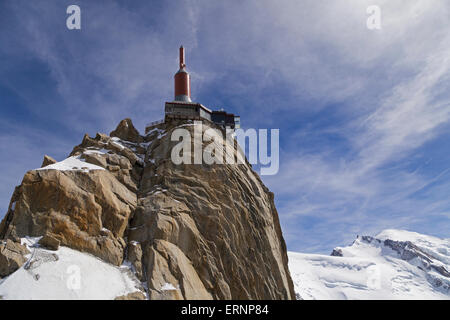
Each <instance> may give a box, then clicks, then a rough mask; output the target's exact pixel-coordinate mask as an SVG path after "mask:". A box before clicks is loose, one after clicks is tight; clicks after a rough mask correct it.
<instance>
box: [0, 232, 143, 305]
mask: <svg viewBox="0 0 450 320" xmlns="http://www.w3.org/2000/svg"><path fill="white" fill-rule="evenodd" d="M36 240H38V239H31V238H28V239H23V240H22V242H25V243H26V244H27V246H28V247H29V250H30V252H31V254H30V255H29V257H28V258H29V259H28V262H27V263H26V264H25V265H24V266H22V267H21V268H20V269H19V270H17V271H16V272H14V273H13V274H11V275H10V276H9V277H7V278H5V279H2V280H0V297H1V299H6V300H19V299H20V300H23V299H25V300H33V299H41V300H47V299H52V300H68V299H75V300H76V299H87V300H91V299H102V300H103V299H105V300H109V299H114V298H116V297H118V296H122V295H127V294H128V293H132V292H136V291H141V290H140V283H139V281H138V280H137V279H136V278H135V277H134V276H133V274H132V272H131V270H130V268H129V267H127V266H121V267H116V266H113V265H110V264H108V263H106V262H103V261H102V260H100V259H98V258H96V257H94V256H92V255H89V254H87V253H82V252H79V251H76V250H72V249H69V248H66V247H60V248H59V250H58V251H49V250H45V249H42V248H39V247H36Z"/></svg>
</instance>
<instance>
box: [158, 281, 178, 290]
mask: <svg viewBox="0 0 450 320" xmlns="http://www.w3.org/2000/svg"><path fill="white" fill-rule="evenodd" d="M169 290H177V288H175V287H174V286H173V285H172V284H171V283H167V282H166V283H164V285H163V286H162V287H161V291H169Z"/></svg>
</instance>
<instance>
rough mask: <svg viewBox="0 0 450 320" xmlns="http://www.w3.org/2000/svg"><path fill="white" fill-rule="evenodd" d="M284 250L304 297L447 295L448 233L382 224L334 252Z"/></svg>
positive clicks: (449, 267) (449, 286) (449, 266)
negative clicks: (380, 229)
mask: <svg viewBox="0 0 450 320" xmlns="http://www.w3.org/2000/svg"><path fill="white" fill-rule="evenodd" d="M288 254H289V269H290V271H291V276H292V279H293V281H294V285H295V290H296V293H297V294H298V295H299V296H300V297H301V298H303V299H450V273H449V272H448V271H449V270H450V239H439V238H435V237H431V236H426V235H422V234H419V233H415V232H409V231H402V230H385V231H383V232H381V233H380V234H378V235H377V236H376V237H360V236H358V237H357V239H356V240H355V241H354V243H353V244H352V245H351V246H349V247H344V248H336V249H335V250H333V253H332V254H333V255H334V256H325V255H319V254H302V253H295V252H289V253H288Z"/></svg>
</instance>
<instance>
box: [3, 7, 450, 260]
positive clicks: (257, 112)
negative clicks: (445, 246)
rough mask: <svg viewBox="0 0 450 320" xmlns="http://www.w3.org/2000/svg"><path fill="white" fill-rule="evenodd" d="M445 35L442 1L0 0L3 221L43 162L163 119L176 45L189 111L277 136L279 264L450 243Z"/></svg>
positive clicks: (272, 184)
mask: <svg viewBox="0 0 450 320" xmlns="http://www.w3.org/2000/svg"><path fill="white" fill-rule="evenodd" d="M71 4H77V5H79V6H80V7H81V15H82V29H81V30H75V31H70V30H68V29H67V28H66V17H67V15H66V8H67V7H68V6H69V5H71ZM374 4H375V5H378V6H379V7H380V8H381V26H382V29H381V30H369V29H368V28H367V27H366V20H367V18H368V15H367V13H366V9H367V7H368V6H369V5H374ZM449 21H450V4H449V3H448V1H446V0H427V1H419V0H408V1H400V0H397V1H392V0H390V1H387V0H386V1H381V0H380V1H365V0H332V1H317V0H314V1H312V0H311V1H304V0H302V1H300V0H296V1H283V2H282V4H281V2H279V1H274V0H258V1H256V0H253V1H252V0H249V1H237V0H236V1H235V0H229V1H209V0H208V1H207V0H204V1H138V0H135V1H106V0H104V1H100V0H98V1H92V0H90V1H75V0H71V1H65V0H39V1H22V0H3V1H1V2H0V44H1V46H0V110H1V113H0V114H1V117H0V142H1V144H0V150H1V157H0V170H1V171H0V173H1V174H0V179H1V180H0V212H1V213H0V215H3V214H4V213H5V212H6V210H7V206H8V203H9V199H10V197H11V194H12V192H13V190H14V186H15V185H18V184H20V181H21V179H22V177H23V175H24V173H25V172H26V171H27V170H30V169H33V168H37V167H39V166H40V164H41V162H42V158H43V155H44V154H49V155H51V156H53V157H54V158H56V159H57V160H62V159H64V158H65V157H66V156H67V155H68V154H69V153H70V151H71V150H72V147H73V146H74V145H77V144H79V143H80V141H81V140H82V137H83V135H84V133H89V134H90V135H91V136H93V135H95V133H96V132H106V133H109V132H110V131H112V130H113V129H114V128H115V126H116V125H117V124H118V123H119V121H120V120H121V119H123V118H126V117H130V118H132V120H133V122H134V123H135V125H136V127H137V128H138V129H140V130H141V131H143V129H144V126H145V124H146V123H147V122H150V121H153V120H158V119H160V118H162V117H163V105H164V102H165V101H167V100H170V99H172V94H173V74H174V72H175V71H176V69H177V65H178V61H177V58H178V57H177V54H178V52H177V50H178V47H179V45H180V44H183V45H184V46H185V48H186V50H187V65H188V69H189V70H190V72H191V77H192V96H193V99H194V100H195V101H198V102H201V103H202V104H204V105H206V106H209V107H212V108H215V107H223V108H225V109H227V110H229V111H231V112H235V113H237V114H239V115H240V116H241V122H242V123H243V126H244V127H245V128H268V129H270V128H279V129H280V142H281V143H280V148H281V149H280V171H279V173H278V174H277V175H275V176H265V177H263V180H264V182H265V183H266V184H267V185H268V187H269V188H270V189H271V190H272V191H273V192H274V193H275V199H276V204H277V208H278V211H279V214H280V219H281V223H282V228H283V231H284V236H285V239H286V241H287V244H288V249H289V250H293V251H302V252H321V253H329V252H331V250H332V248H333V247H335V246H338V245H346V244H348V243H350V242H351V241H352V240H353V239H354V237H355V236H356V235H357V234H369V235H373V234H376V233H378V232H379V231H381V230H383V229H386V228H401V229H407V230H412V231H417V232H422V233H426V234H431V235H436V236H440V237H449V230H450V197H449V195H450V170H449V169H450V165H449V164H450V152H449V150H450V139H449V138H450V126H449V120H450V99H449V97H450V90H449V88H450V85H449V84H450V73H449V70H450V35H449V33H448V30H449V24H450V22H449Z"/></svg>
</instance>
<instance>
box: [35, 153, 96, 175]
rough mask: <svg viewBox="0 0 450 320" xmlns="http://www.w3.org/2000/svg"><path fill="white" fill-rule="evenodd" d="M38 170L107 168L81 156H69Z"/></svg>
mask: <svg viewBox="0 0 450 320" xmlns="http://www.w3.org/2000/svg"><path fill="white" fill-rule="evenodd" d="M36 170H60V171H76V170H82V171H87V172H88V171H89V170H105V169H104V168H102V167H100V166H97V165H95V164H92V163H88V162H85V161H83V160H82V159H80V156H73V157H69V158H67V159H65V160H63V161H60V162H57V163H54V164H51V165H48V166H46V167H43V168H39V169H36Z"/></svg>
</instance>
